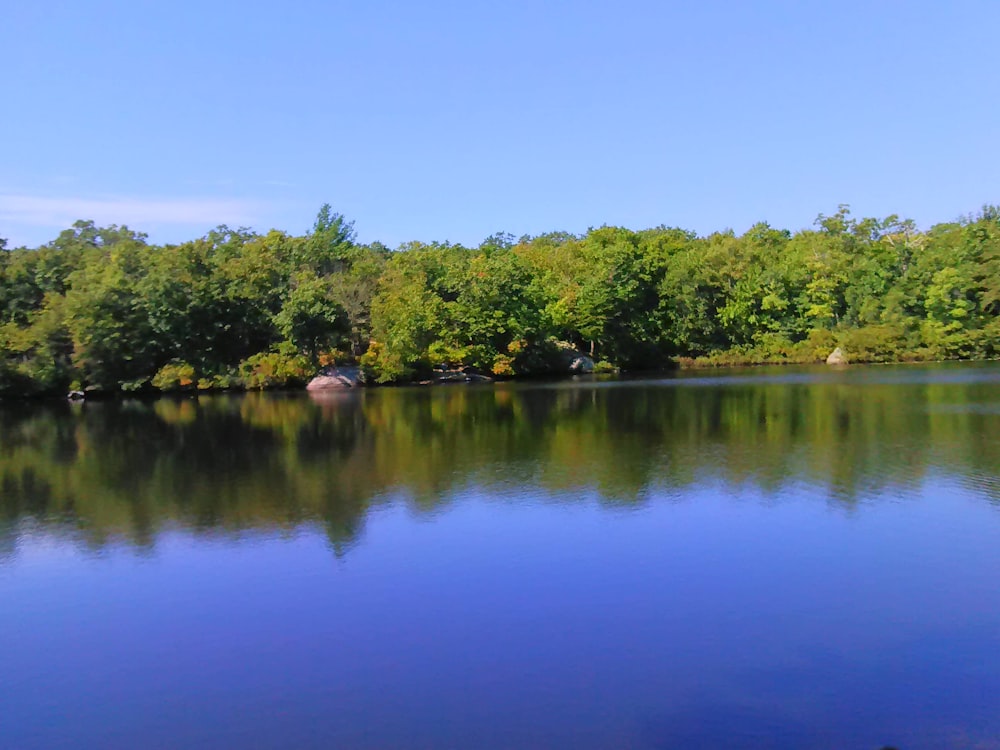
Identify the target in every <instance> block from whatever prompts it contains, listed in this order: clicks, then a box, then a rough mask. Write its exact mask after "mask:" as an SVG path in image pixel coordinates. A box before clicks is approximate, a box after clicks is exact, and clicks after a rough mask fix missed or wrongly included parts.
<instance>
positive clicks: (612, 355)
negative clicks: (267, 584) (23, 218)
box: [0, 205, 1000, 394]
mask: <svg viewBox="0 0 1000 750" xmlns="http://www.w3.org/2000/svg"><path fill="white" fill-rule="evenodd" d="M998 316H1000V209H998V208H997V207H995V206H985V207H984V208H983V209H982V210H981V211H980V212H979V213H978V214H976V215H975V216H969V217H967V218H965V219H962V220H960V221H956V222H952V223H947V224H939V225H936V226H933V227H931V228H930V229H928V230H926V231H918V230H917V228H916V227H915V226H914V225H913V223H912V222H910V221H906V220H901V219H900V218H899V217H897V216H889V217H886V218H884V219H875V218H864V219H857V218H854V217H853V216H852V215H851V213H850V211H849V209H848V208H847V207H846V206H840V207H839V208H838V210H837V211H836V212H835V213H834V214H832V215H829V216H827V215H820V216H819V218H818V219H817V221H816V225H815V227H814V228H812V229H809V230H804V231H800V232H796V233H794V234H793V233H791V232H788V231H785V230H780V229H775V228H773V227H771V226H769V225H768V224H766V223H758V224H755V225H754V226H752V227H750V229H748V230H747V231H746V232H745V233H743V234H742V235H737V234H736V233H735V232H732V231H728V230H727V231H725V232H717V233H714V234H710V235H708V236H703V237H699V236H697V235H695V234H694V233H692V232H688V231H684V230H681V229H676V228H670V227H664V226H660V227H655V228H653V229H647V230H642V231H633V230H630V229H625V228H622V227H610V226H602V227H598V228H595V229H591V230H589V231H588V232H587V233H585V234H583V235H573V234H568V233H565V232H552V233H548V234H543V235H538V236H536V237H527V236H525V237H522V238H521V239H520V240H515V238H514V236H513V235H511V234H507V233H503V232H498V233H496V234H494V235H492V236H490V237H488V238H487V239H486V240H485V241H483V243H482V244H481V245H480V246H479V247H478V248H475V249H471V248H465V247H462V246H459V245H450V244H448V243H443V244H442V243H432V244H422V243H418V242H411V243H406V244H404V245H402V246H400V247H399V248H398V249H397V250H396V251H394V252H390V251H389V250H388V249H387V248H385V247H384V246H382V245H380V244H378V243H373V244H371V245H361V244H359V243H358V242H357V237H356V235H355V232H354V227H353V224H352V223H351V222H349V221H347V220H346V219H345V218H344V217H343V216H342V215H340V214H338V213H336V212H335V211H333V210H332V209H331V207H330V206H328V205H326V206H323V207H322V208H321V209H320V211H319V214H318V215H317V218H316V222H315V224H314V225H313V227H312V229H311V230H310V231H309V233H308V234H306V235H303V236H297V237H296V236H291V235H289V234H286V233H284V232H280V231H276V230H272V231H270V232H268V233H266V234H257V233H254V232H252V231H249V230H247V229H242V228H238V229H233V228H230V227H226V226H220V227H217V228H216V229H214V230H212V231H211V232H209V233H208V234H206V235H205V236H204V237H201V238H198V239H195V240H192V241H190V242H185V243H183V244H180V245H166V246H157V245H150V244H148V243H147V241H146V237H145V236H144V235H142V234H140V233H137V232H134V231H132V230H130V229H128V228H127V227H118V226H111V227H98V226H96V225H95V224H94V223H93V222H90V221H79V222H77V223H76V224H74V225H73V226H72V227H71V228H69V229H67V230H66V231H64V232H62V233H61V234H60V235H59V236H58V237H57V238H56V239H54V240H53V241H52V242H49V243H47V244H45V245H42V246H41V247H38V248H35V249H27V248H16V249H8V248H7V245H6V242H0V344H2V350H0V392H2V393H19V394H40V393H58V392H60V391H64V390H65V389H66V388H67V387H69V385H70V384H71V383H72V382H74V381H78V382H79V383H80V384H81V385H83V386H93V387H99V388H102V389H105V390H110V391H113V390H118V389H125V388H145V387H147V386H148V385H149V384H150V383H151V382H154V381H155V383H157V384H160V385H161V386H162V387H165V388H176V387H193V388H201V389H208V388H225V387H234V386H238V385H240V384H241V383H242V382H243V381H246V384H247V386H248V387H252V388H260V387H275V386H280V385H287V384H291V383H296V382H301V381H302V380H304V379H306V377H307V376H308V374H310V373H309V371H310V369H314V368H315V367H316V366H318V365H319V364H321V363H326V362H329V361H331V359H332V358H336V359H337V360H338V361H342V360H343V359H355V360H356V361H358V362H360V364H361V365H362V367H363V368H364V371H365V374H366V376H367V377H369V378H370V379H371V380H372V381H373V382H383V383H385V382H395V381H400V380H406V379H409V378H414V377H424V376H426V375H427V374H428V373H429V372H430V371H431V370H432V369H433V368H463V367H472V368H477V369H479V370H481V371H482V372H492V373H494V374H497V375H501V376H516V375H524V374H534V373H545V372H564V371H565V369H566V367H567V364H566V362H567V356H568V355H567V352H568V351H571V352H583V353H587V354H590V356H591V357H592V358H594V359H595V360H597V361H599V362H604V363H606V366H607V367H612V368H626V369H639V368H659V367H665V366H670V365H671V364H673V363H675V362H677V361H681V362H684V363H695V364H738V363H763V362H818V361H822V360H823V359H825V357H826V356H827V355H828V354H829V352H830V351H832V349H833V348H834V347H836V346H840V347H841V348H842V349H843V350H844V352H845V354H846V355H847V357H848V359H849V360H850V361H852V362H890V361H898V360H914V359H947V358H970V357H988V356H996V355H997V349H998V346H1000V344H998V336H997V330H998V323H997V320H998ZM560 342H561V343H560ZM570 359H572V357H570ZM179 363H187V364H186V367H190V368H191V370H192V371H193V372H191V373H189V372H188V371H187V370H184V372H183V373H181V372H180V370H179V369H178V368H180V367H181V365H180V364H179ZM182 376H183V377H182ZM182 380H183V381H184V383H185V385H184V386H181V385H180V383H181V381H182ZM157 387H160V386H157Z"/></svg>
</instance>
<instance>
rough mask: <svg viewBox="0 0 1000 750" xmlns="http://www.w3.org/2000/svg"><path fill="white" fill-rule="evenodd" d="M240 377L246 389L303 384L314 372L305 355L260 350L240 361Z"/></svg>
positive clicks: (282, 350)
mask: <svg viewBox="0 0 1000 750" xmlns="http://www.w3.org/2000/svg"><path fill="white" fill-rule="evenodd" d="M239 370H240V377H241V379H242V380H243V386H244V387H245V388H247V389H248V390H264V389H267V388H289V387H291V386H297V385H304V384H305V383H306V382H307V381H308V380H309V379H310V378H311V377H312V376H313V374H314V371H313V367H312V364H311V363H310V362H309V359H308V358H307V357H304V356H302V355H300V354H296V353H290V352H289V351H287V349H285V348H283V349H281V350H278V351H270V352H261V353H260V354H255V355H253V356H252V357H248V358H247V359H245V360H243V361H242V362H240V368H239Z"/></svg>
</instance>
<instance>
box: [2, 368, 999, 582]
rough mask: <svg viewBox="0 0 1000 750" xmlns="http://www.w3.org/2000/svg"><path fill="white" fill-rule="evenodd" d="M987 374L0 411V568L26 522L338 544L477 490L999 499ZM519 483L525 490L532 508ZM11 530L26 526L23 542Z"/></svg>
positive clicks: (143, 536) (562, 496) (566, 496)
mask: <svg viewBox="0 0 1000 750" xmlns="http://www.w3.org/2000/svg"><path fill="white" fill-rule="evenodd" d="M998 375H1000V368H998V367H996V366H994V365H978V366H964V367H959V368H956V367H948V368H915V367H909V368H871V369H856V370H849V371H843V372H836V373H831V372H829V371H816V372H810V371H790V370H789V371H783V372H781V373H777V374H776V373H774V372H767V371H762V372H761V373H759V374H754V375H750V376H743V377H724V376H718V375H713V376H711V377H705V376H695V377H689V378H684V377H680V378H675V379H669V380H655V381H642V380H637V381H629V382H587V381H581V382H575V383H559V384H536V385H512V384H501V385H497V386H490V387H468V388H466V387H457V388H437V389H381V390H371V391H359V392H349V393H343V394H326V395H323V396H320V397H313V398H310V397H309V396H306V395H304V394H286V395H265V394H249V395H246V396H203V397H190V398H184V399H161V400H157V401H147V402H143V401H124V402H118V403H87V404H82V405H81V404H61V403H58V404H5V405H4V406H3V408H2V409H0V563H2V562H3V561H4V560H6V559H10V558H11V556H12V555H13V554H14V553H15V549H16V544H17V541H16V540H17V536H18V534H19V533H23V529H24V528H25V525H26V524H28V523H30V524H35V525H38V526H40V527H43V528H45V529H46V530H47V531H49V532H59V533H64V532H70V531H72V533H73V534H74V535H75V536H76V538H78V539H79V540H81V541H82V542H83V543H85V544H87V545H92V546H95V547H100V546H101V545H103V544H105V543H107V542H108V540H111V539H116V538H124V539H127V540H129V541H130V542H131V543H133V544H135V545H140V546H143V545H152V544H154V543H155V540H156V537H157V534H158V532H159V531H161V530H162V529H163V528H165V527H168V526H178V525H179V526H182V527H184V528H186V529H189V530H191V531H192V532H195V533H198V532H206V531H212V532H217V531H219V530H222V531H239V530H242V529H249V528H279V529H280V528H294V527H296V526H297V525H300V524H303V523H307V522H308V523H315V524H320V525H322V527H323V528H324V529H325V533H326V534H327V536H328V537H329V539H330V541H331V543H332V544H333V545H334V548H335V550H337V551H338V552H343V551H345V550H346V549H348V548H349V546H350V545H351V543H352V542H353V541H354V540H356V539H358V538H359V535H360V534H361V532H362V530H363V528H364V522H365V518H366V515H367V514H368V512H369V510H370V509H371V508H372V507H373V506H376V505H378V504H381V503H386V502H388V500H389V499H390V498H392V499H400V498H401V499H403V500H404V501H405V502H407V503H409V505H410V506H411V508H412V510H413V511H414V512H417V513H425V512H431V511H434V510H436V509H438V508H440V507H441V506H442V504H444V503H447V502H449V498H454V497H456V496H457V495H458V494H460V493H461V492H462V491H463V490H465V489H468V488H470V487H476V488H479V489H482V490H484V491H486V492H487V494H490V495H491V496H498V497H504V498H508V499H509V500H510V501H511V502H518V501H520V500H519V498H521V497H524V496H526V495H529V494H530V497H531V499H532V501H538V500H544V501H552V502H578V501H580V500H581V498H584V499H585V498H594V497H596V498H598V500H599V502H601V503H604V504H607V505H609V506H611V505H613V506H617V507H630V506H635V505H637V504H642V503H645V502H648V501H649V499H650V498H651V497H667V496H669V497H674V498H679V499H683V498H684V496H685V492H686V491H687V490H688V489H690V488H691V487H692V485H695V484H698V483H704V482H717V483H719V484H721V485H722V486H725V487H728V488H729V489H732V490H735V491H739V489H740V488H741V487H746V486H750V487H753V488H754V489H757V490H760V491H761V492H762V493H763V497H766V498H768V499H769V501H775V502H778V501H780V500H781V496H782V490H783V489H785V488H789V487H791V486H794V485H799V484H802V483H807V484H810V485H813V486H815V487H819V488H821V489H822V490H823V493H822V494H823V495H825V496H826V497H828V498H829V501H830V502H831V503H834V504H837V505H839V506H841V507H843V508H844V509H845V510H847V511H852V512H853V511H854V510H856V508H857V506H858V504H859V503H862V502H865V501H872V500H873V499H875V498H886V497H898V498H905V497H906V494H907V492H908V490H909V489H912V488H914V487H916V486H918V485H919V484H920V483H921V482H923V481H924V480H925V479H926V478H927V477H928V476H929V475H931V474H935V473H937V474H944V475H949V476H955V477H957V479H958V480H959V481H960V482H962V483H963V485H965V486H966V487H968V488H970V489H971V490H972V491H973V492H974V493H976V494H977V495H978V496H981V497H982V498H983V499H984V500H985V501H988V502H991V503H998V502H1000V486H998V481H997V478H996V467H997V466H1000V442H998V439H997V437H996V436H997V435H1000V410H998V405H1000V378H998ZM529 488H530V493H529V492H526V490H527V489H529ZM19 530H21V531H19Z"/></svg>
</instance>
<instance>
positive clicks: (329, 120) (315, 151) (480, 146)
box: [0, 0, 1000, 247]
mask: <svg viewBox="0 0 1000 750" xmlns="http://www.w3.org/2000/svg"><path fill="white" fill-rule="evenodd" d="M0 17H2V18H3V22H2V24H0V107H2V108H0V237H6V238H8V239H9V240H10V244H11V245H20V244H26V245H29V246H34V245H37V244H40V243H42V242H45V241H47V240H49V239H51V238H53V237H55V235H56V234H58V232H59V231H60V230H61V229H63V228H65V227H67V226H69V225H70V224H71V223H72V222H73V221H75V220H77V219H93V220H94V221H96V222H97V223H98V224H101V225H107V224H127V225H128V226H129V227H131V228H132V229H138V230H142V231H145V232H147V233H148V234H149V235H150V239H151V240H152V241H155V242H178V241H183V240H186V239H193V238H195V237H198V236H201V235H203V234H205V232H207V231H208V230H209V229H211V228H212V227H214V226H216V225H218V224H229V225H231V226H250V227H252V228H254V229H257V230H259V231H266V230H268V229H270V228H278V229H282V230H286V231H289V232H292V233H301V232H304V231H306V230H308V228H309V227H310V226H311V225H312V222H313V220H314V218H315V215H316V212H317V210H318V209H319V207H320V206H321V205H322V204H323V203H330V204H331V205H332V206H333V208H334V210H335V211H338V212H340V213H342V214H344V215H345V216H346V217H347V218H348V219H350V220H353V221H354V222H355V227H356V229H357V233H358V237H359V239H360V240H362V241H365V242H370V241H374V240H378V241H381V242H384V243H385V244H386V245H388V246H390V247H395V246H398V245H399V244H400V243H403V242H406V241H411V240H421V241H425V242H429V241H434V240H437V241H450V242H458V243H463V244H467V245H477V244H479V242H480V241H481V240H483V239H484V238H485V237H487V236H488V235H491V234H493V233H494V232H497V231H506V232H510V233H512V234H514V235H516V236H520V235H522V234H539V233H542V232H547V231H568V232H574V233H579V232H584V231H586V230H587V228H588V227H591V226H600V225H602V224H615V225H624V226H628V227H631V228H633V229H641V228H645V227H651V226H657V225H661V224H665V225H668V226H679V227H683V228H685V229H690V230H694V231H696V232H698V233H700V234H705V233H709V232H712V231H716V230H722V229H726V228H732V229H734V230H735V231H737V232H742V231H744V230H745V229H747V228H748V227H749V226H751V225H752V224H754V223H755V222H757V221H768V222H770V223H771V224H772V225H773V226H778V227H783V228H789V229H792V230H795V229H800V228H803V227H808V226H811V225H812V223H813V221H814V220H815V218H816V216H817V215H818V214H820V213H826V214H830V213H834V212H835V211H836V210H837V207H838V205H839V204H842V203H847V204H850V206H851V209H852V211H853V213H854V214H855V215H859V216H886V215H888V214H892V213H896V214H900V215H901V216H904V217H907V218H912V219H914V220H915V221H916V222H917V224H918V225H920V226H922V227H926V226H929V225H931V224H933V223H935V222H939V221H950V220H953V219H955V218H957V217H959V216H961V215H965V214H969V213H972V212H975V211H977V210H978V209H979V207H980V206H981V205H983V204H984V203H1000V148H998V147H997V146H998V136H1000V96H998V95H997V84H996V71H997V70H998V69H1000V44H998V43H997V34H996V30H997V29H998V28H1000V3H998V2H995V0H979V1H973V0H950V1H949V2H940V0H910V1H908V2H893V1H891V0H867V1H866V2H853V1H842V2H799V1H797V0H788V1H787V2H777V1H771V0H756V1H755V2H736V1H733V2H722V1H718V0H714V1H713V0H700V1H699V2H694V1H693V0H692V1H690V2H680V1H679V0H678V1H677V2H667V1H666V0H649V1H648V2H646V1H642V0H616V1H615V2H611V1H610V0H608V1H606V2H596V1H592V0H566V1H562V0H552V1H548V2H547V1H545V0H524V1H517V0H509V1H507V2H501V1H496V2H486V1H485V0H482V1H477V0H462V1H456V2H436V1H434V0H421V2H412V1H409V2H383V1H381V0H367V1H366V2H364V1H362V0H358V1H357V2H335V1H328V2H323V1H319V0H316V1H313V0H284V1H283V2H274V1H273V0H268V1H267V2H257V1H256V0H238V1H232V2H228V1H226V0H198V1H197V2H193V1H189V0H172V1H171V2H152V1H151V0H150V1H146V0H120V1H116V2H112V1H109V0H103V1H102V0H89V1H88V2H78V1H76V0H65V1H62V2H57V1H55V0H32V1H31V2H23V1H22V0H0Z"/></svg>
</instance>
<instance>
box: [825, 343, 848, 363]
mask: <svg viewBox="0 0 1000 750" xmlns="http://www.w3.org/2000/svg"><path fill="white" fill-rule="evenodd" d="M826 363H827V364H828V365H846V364H847V357H845V356H844V353H843V352H842V351H841V350H840V347H839V346H838V347H837V348H836V349H834V350H833V351H832V352H830V356H829V357H827V358H826Z"/></svg>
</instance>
